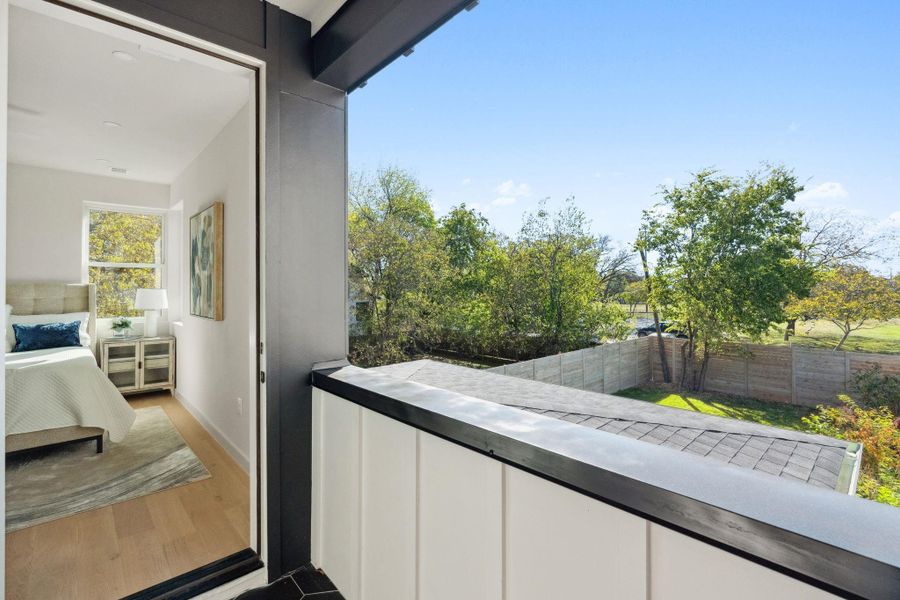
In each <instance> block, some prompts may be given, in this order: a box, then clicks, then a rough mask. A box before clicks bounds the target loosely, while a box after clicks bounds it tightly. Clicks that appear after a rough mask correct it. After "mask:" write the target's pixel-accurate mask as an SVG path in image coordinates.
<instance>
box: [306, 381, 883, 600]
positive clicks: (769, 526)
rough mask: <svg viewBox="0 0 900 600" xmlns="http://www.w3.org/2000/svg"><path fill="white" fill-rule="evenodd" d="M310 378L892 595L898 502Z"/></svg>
mask: <svg viewBox="0 0 900 600" xmlns="http://www.w3.org/2000/svg"><path fill="white" fill-rule="evenodd" d="M312 383H313V386H315V387H317V388H319V389H321V390H324V391H327V392H330V393H332V394H334V395H336V396H339V397H341V398H344V399H345V400H348V401H350V402H353V403H355V404H358V405H360V406H362V407H364V408H367V409H369V410H373V411H375V412H377V413H380V414H382V415H385V416H387V417H390V418H393V419H396V420H398V421H400V422H402V423H405V424H407V425H410V426H412V427H415V428H417V429H420V430H422V431H425V432H428V433H431V434H434V435H437V436H439V437H441V438H444V439H446V440H449V441H451V442H454V443H457V444H460V445H462V446H465V447H467V448H469V449H471V450H474V451H476V452H479V453H482V454H485V455H487V456H490V457H492V458H495V459H497V460H500V461H502V462H505V463H507V464H509V465H512V466H515V467H517V468H520V469H523V470H525V471H528V472H530V473H533V474H535V475H537V476H539V477H542V478H544V479H547V480H549V481H552V482H554V483H557V484H560V485H563V486H565V487H568V488H570V489H572V490H575V491H577V492H580V493H582V494H585V495H587V496H590V497H592V498H595V499H597V500H599V501H601V502H605V503H607V504H610V505H612V506H615V507H617V508H620V509H623V510H625V511H628V512H630V513H632V514H635V515H638V516H640V517H643V518H646V519H648V520H650V521H652V522H654V523H658V524H660V525H663V526H666V527H669V528H671V529H674V530H676V531H679V532H681V533H684V534H686V535H689V536H691V537H694V538H696V539H699V540H701V541H703V542H705V543H708V544H712V545H714V546H716V547H718V548H720V549H722V550H725V551H728V552H731V553H733V554H736V555H738V556H741V557H743V558H746V559H749V560H752V561H754V562H756V563H758V564H761V565H763V566H765V567H767V568H770V569H774V570H776V571H778V572H781V573H784V574H786V575H789V576H791V577H794V578H796V579H799V580H801V581H804V582H807V583H809V584H811V585H814V586H816V587H818V588H821V589H824V590H827V591H829V592H832V593H836V594H839V595H841V596H844V597H848V598H885V599H887V598H897V597H898V590H900V543H898V540H900V510H898V509H896V508H893V507H890V506H886V505H882V504H877V503H875V502H870V501H867V500H862V499H860V498H855V497H850V496H846V495H844V494H840V493H837V492H832V491H829V490H824V489H818V488H813V487H811V486H809V485H805V484H802V483H794V482H791V481H783V480H780V479H776V478H774V477H771V476H769V475H766V474H762V473H756V472H753V471H748V470H746V469H739V468H737V467H734V466H730V465H727V464H719V463H716V462H713V461H709V460H704V459H702V458H699V457H693V456H688V455H685V454H683V453H680V452H673V451H671V450H669V449H666V448H662V447H658V446H654V445H651V444H646V443H642V442H639V441H636V440H632V439H628V438H623V437H621V436H616V435H612V434H608V433H604V432H602V431H595V430H592V429H589V428H586V427H578V426H577V425H572V424H570V423H566V422H563V421H559V420H556V419H550V418H546V417H542V416H539V415H535V414H532V413H528V412H525V411H522V410H518V409H515V408H510V407H506V406H502V405H499V404H495V403H493V402H488V401H485V400H479V399H477V398H472V397H469V396H465V395H462V394H458V393H455V392H450V391H447V390H442V389H439V388H434V387H430V386H426V385H422V384H418V383H414V382H409V381H404V380H400V379H395V378H392V377H389V376H386V375H382V374H378V373H375V372H372V371H368V370H366V369H360V368H357V367H351V366H336V365H334V364H330V365H317V368H315V369H314V371H313V375H312Z"/></svg>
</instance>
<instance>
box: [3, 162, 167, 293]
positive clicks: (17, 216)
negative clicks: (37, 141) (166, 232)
mask: <svg viewBox="0 0 900 600" xmlns="http://www.w3.org/2000/svg"><path fill="white" fill-rule="evenodd" d="M8 168H9V176H8V178H9V181H8V187H7V196H8V200H7V208H6V218H7V222H6V223H7V227H6V255H7V261H6V276H7V280H9V281H66V282H80V281H81V280H82V277H83V269H82V257H83V252H84V247H85V246H84V230H83V227H82V224H83V217H84V205H85V203H86V202H87V203H104V204H119V205H126V206H138V207H144V208H156V209H168V208H169V186H167V185H161V184H158V183H143V182H138V181H128V180H125V179H119V178H115V177H101V176H97V175H84V174H81V173H72V172H69V171H57V170H54V169H44V168H40V167H30V166H24V165H15V164H10V165H8Z"/></svg>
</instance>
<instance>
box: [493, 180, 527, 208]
mask: <svg viewBox="0 0 900 600" xmlns="http://www.w3.org/2000/svg"><path fill="white" fill-rule="evenodd" d="M494 191H495V192H497V194H498V195H497V198H496V199H495V200H494V201H493V202H491V204H493V205H494V206H509V205H511V204H515V203H516V200H518V199H519V198H522V197H524V196H529V195H531V188H530V187H529V186H528V184H527V183H516V182H514V181H513V180H512V179H507V180H506V181H504V182H503V183H501V184H500V185H498V186H497V187H496V189H495V190H494Z"/></svg>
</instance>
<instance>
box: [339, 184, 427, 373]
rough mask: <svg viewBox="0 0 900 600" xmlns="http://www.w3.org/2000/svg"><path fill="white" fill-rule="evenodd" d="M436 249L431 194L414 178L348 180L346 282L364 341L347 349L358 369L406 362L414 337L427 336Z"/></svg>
mask: <svg viewBox="0 0 900 600" xmlns="http://www.w3.org/2000/svg"><path fill="white" fill-rule="evenodd" d="M437 248H438V244H437V237H436V221H435V218H434V211H433V210H432V208H431V204H430V203H429V192H428V190H426V189H425V188H424V187H423V186H422V185H421V184H420V183H419V182H418V181H417V180H416V178H415V177H413V176H412V175H411V174H410V173H408V172H407V171H404V170H402V169H397V168H386V169H381V170H379V171H378V172H377V173H375V174H374V176H367V175H364V174H357V175H355V176H354V177H353V179H352V182H351V186H350V214H349V223H348V249H349V260H350V271H349V277H350V286H351V290H352V298H353V299H354V300H355V301H356V302H357V309H356V310H357V318H358V320H359V321H360V326H361V328H362V329H363V331H364V340H362V341H361V343H359V344H356V345H355V347H354V348H352V349H351V350H352V353H353V354H354V357H355V359H356V360H357V361H358V362H359V363H361V364H376V363H380V362H393V361H397V360H404V359H405V358H406V352H407V350H408V349H409V347H410V346H411V345H413V344H414V343H415V341H416V336H417V335H419V336H421V337H423V338H425V337H427V329H428V327H429V324H430V321H429V318H428V316H429V314H430V313H432V312H433V310H432V309H431V307H429V305H428V304H429V298H430V297H432V295H431V294H430V293H429V292H430V290H429V288H430V287H432V286H433V285H434V284H435V282H436V281H439V279H440V273H441V271H442V268H441V265H440V262H441V261H440V256H439V253H438V252H437ZM363 307H365V308H364V309H363Z"/></svg>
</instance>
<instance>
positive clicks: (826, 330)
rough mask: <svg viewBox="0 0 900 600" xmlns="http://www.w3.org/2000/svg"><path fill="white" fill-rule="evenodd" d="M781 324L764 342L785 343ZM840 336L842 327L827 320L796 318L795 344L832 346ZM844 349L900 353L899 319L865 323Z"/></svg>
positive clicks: (845, 343)
mask: <svg viewBox="0 0 900 600" xmlns="http://www.w3.org/2000/svg"><path fill="white" fill-rule="evenodd" d="M783 338H784V325H780V326H778V327H776V328H774V329H773V330H772V331H771V332H770V333H769V335H768V337H767V338H766V339H765V340H764V342H765V343H767V344H784V343H785V342H784V339H783ZM840 339H841V330H840V329H838V327H837V326H836V325H835V324H834V323H832V322H830V321H798V322H797V335H795V336H793V337H792V338H791V341H792V342H793V343H794V344H797V345H800V346H807V347H811V348H827V349H832V348H834V347H835V346H836V345H837V343H838V341H840ZM842 349H843V350H848V351H852V352H875V353H879V354H900V319H893V320H891V321H882V322H877V323H873V324H871V325H866V326H865V327H864V328H863V329H860V330H858V331H854V332H853V333H851V334H850V337H848V338H847V341H846V342H844V346H843V348H842Z"/></svg>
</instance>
